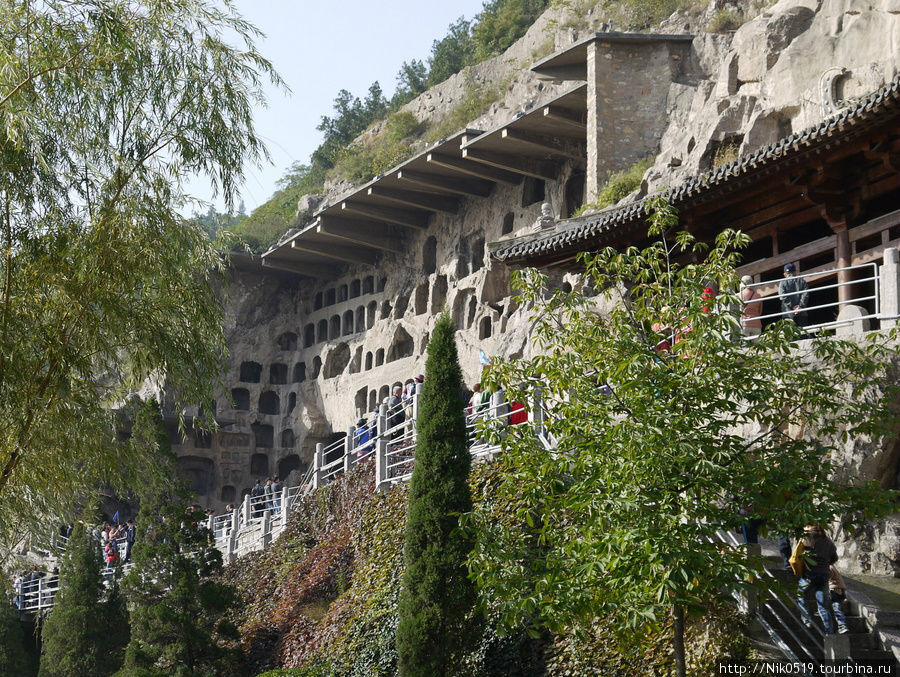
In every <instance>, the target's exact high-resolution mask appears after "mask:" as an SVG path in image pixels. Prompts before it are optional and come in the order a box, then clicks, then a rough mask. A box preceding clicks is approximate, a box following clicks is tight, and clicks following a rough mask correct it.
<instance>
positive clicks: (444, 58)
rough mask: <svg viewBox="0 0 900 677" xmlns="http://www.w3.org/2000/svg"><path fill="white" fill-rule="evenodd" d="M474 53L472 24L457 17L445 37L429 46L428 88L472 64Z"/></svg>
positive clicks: (463, 18)
mask: <svg viewBox="0 0 900 677" xmlns="http://www.w3.org/2000/svg"><path fill="white" fill-rule="evenodd" d="M474 53H475V45H474V43H473V42H472V23H471V22H470V21H467V20H466V19H465V17H459V19H457V20H456V21H455V22H453V23H452V24H450V26H449V27H448V28H447V35H445V36H444V37H443V38H441V39H440V40H435V41H434V43H432V45H431V56H430V57H429V58H428V86H429V87H432V86H434V85H437V84H439V83H441V82H443V81H444V80H446V79H447V78H449V77H450V76H451V75H456V74H457V73H459V72H460V71H461V70H462V69H463V68H465V67H466V66H468V65H470V64H472V63H473V61H472V59H473V56H474Z"/></svg>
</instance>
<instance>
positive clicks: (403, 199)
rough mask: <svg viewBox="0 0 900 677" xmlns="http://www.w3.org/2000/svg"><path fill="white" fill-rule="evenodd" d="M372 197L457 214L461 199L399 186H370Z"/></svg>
mask: <svg viewBox="0 0 900 677" xmlns="http://www.w3.org/2000/svg"><path fill="white" fill-rule="evenodd" d="M366 192H367V193H368V194H369V195H371V196H372V197H381V198H384V199H385V200H390V201H391V202H396V203H398V204H402V205H406V206H409V207H417V208H419V209H428V210H429V211H433V212H444V213H446V214H456V213H457V212H459V200H458V199H457V198H455V197H450V196H448V195H437V194H435V193H422V192H419V191H416V190H403V189H397V188H384V187H383V186H370V187H369V189H368V190H367V191H366Z"/></svg>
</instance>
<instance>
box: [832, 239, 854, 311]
mask: <svg viewBox="0 0 900 677" xmlns="http://www.w3.org/2000/svg"><path fill="white" fill-rule="evenodd" d="M831 228H832V230H833V231H834V234H835V241H836V243H837V246H836V247H835V252H834V254H835V255H834V259H835V264H836V266H837V267H838V268H849V267H850V230H849V229H848V228H847V223H846V222H843V223H839V224H835V225H833V226H832V227H831ZM837 279H838V283H839V284H846V283H848V282H851V281H852V280H853V271H851V270H839V271H838V276H837ZM852 300H853V287H852V286H844V287H838V301H840V302H841V306H843V305H844V304H845V303H850V301H852Z"/></svg>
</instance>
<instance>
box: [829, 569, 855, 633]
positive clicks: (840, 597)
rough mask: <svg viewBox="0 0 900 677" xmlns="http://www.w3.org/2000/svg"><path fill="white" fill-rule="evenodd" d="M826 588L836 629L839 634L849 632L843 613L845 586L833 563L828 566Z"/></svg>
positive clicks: (845, 598) (845, 594)
mask: <svg viewBox="0 0 900 677" xmlns="http://www.w3.org/2000/svg"><path fill="white" fill-rule="evenodd" d="M828 589H829V591H830V593H831V611H832V612H833V613H834V620H835V621H836V622H837V631H838V634H840V635H846V634H847V633H848V632H850V629H849V628H848V627H847V617H846V616H845V615H844V602H845V601H846V600H847V586H846V584H845V583H844V579H843V577H842V576H841V574H840V572H839V571H838V570H837V567H835V566H834V565H833V564H832V565H831V566H830V567H828Z"/></svg>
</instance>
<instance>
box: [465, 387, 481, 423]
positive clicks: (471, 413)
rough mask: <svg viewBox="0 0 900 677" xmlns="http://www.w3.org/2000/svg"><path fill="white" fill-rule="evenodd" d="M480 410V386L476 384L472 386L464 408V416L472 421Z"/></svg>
mask: <svg viewBox="0 0 900 677" xmlns="http://www.w3.org/2000/svg"><path fill="white" fill-rule="evenodd" d="M480 410H481V384H480V383H476V384H475V385H473V386H472V395H471V396H470V397H469V404H468V405H467V406H466V416H467V417H468V418H470V419H474V418H475V416H476V415H477V414H478V412H479V411H480Z"/></svg>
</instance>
